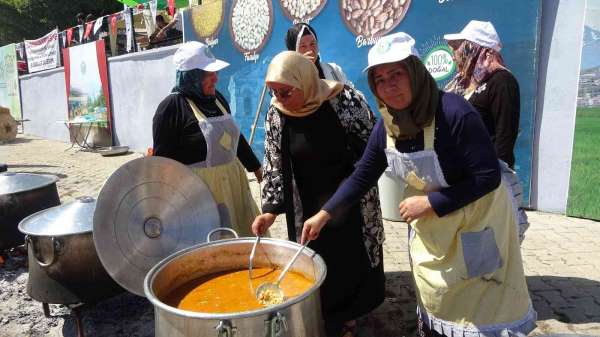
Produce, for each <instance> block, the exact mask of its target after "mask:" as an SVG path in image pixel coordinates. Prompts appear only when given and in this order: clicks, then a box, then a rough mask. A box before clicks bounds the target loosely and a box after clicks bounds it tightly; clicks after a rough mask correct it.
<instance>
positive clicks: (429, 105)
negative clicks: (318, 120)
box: [302, 33, 536, 337]
mask: <svg viewBox="0 0 600 337" xmlns="http://www.w3.org/2000/svg"><path fill="white" fill-rule="evenodd" d="M414 45H415V41H414V40H413V39H412V37H410V36H409V35H408V34H405V33H396V34H392V35H388V36H385V37H383V38H381V39H380V40H379V41H378V42H377V44H376V45H375V46H373V48H371V50H370V51H369V66H368V67H367V68H366V69H365V70H367V71H368V78H369V85H370V87H371V90H372V91H373V93H374V94H375V96H376V97H377V100H378V103H379V111H380V112H381V115H382V119H381V120H379V121H378V122H377V125H375V128H374V129H373V132H372V133H371V136H370V138H369V143H368V145H367V148H366V149H365V151H364V155H363V157H362V158H361V160H360V161H359V162H358V164H357V165H356V169H355V171H354V172H353V173H352V175H351V176H350V177H349V178H348V179H346V180H345V181H344V183H343V184H342V186H340V188H339V189H338V190H337V192H336V193H335V195H334V196H333V197H332V198H331V199H330V200H329V201H327V203H326V204H325V205H324V206H323V207H322V208H321V210H319V211H318V212H317V214H316V215H315V216H313V217H311V218H310V219H308V220H307V221H306V222H305V223H304V228H303V232H302V241H304V240H307V239H315V238H317V237H319V233H320V232H321V230H325V229H326V228H327V227H328V226H329V222H331V221H332V220H335V219H336V214H338V213H339V212H342V211H343V210H344V209H347V208H352V207H353V206H354V205H355V204H356V202H357V200H358V199H359V198H360V197H361V196H362V195H363V194H364V193H365V191H367V190H368V189H369V188H370V187H371V186H373V185H375V184H376V183H377V180H378V179H379V177H380V176H381V174H383V172H384V171H385V170H386V169H388V170H389V171H390V175H392V176H395V177H396V178H397V179H399V180H402V181H403V182H404V183H405V184H406V189H405V192H404V196H405V199H404V200H403V201H402V202H401V203H400V205H399V208H400V214H401V215H402V217H403V218H404V219H405V220H406V222H407V223H408V224H409V225H410V229H411V232H410V238H409V254H410V255H409V256H410V261H411V268H412V274H413V278H414V281H415V285H416V293H417V304H418V306H417V309H418V310H417V314H418V319H419V322H418V323H419V324H418V335H419V336H421V337H439V336H446V337H454V336H461V337H467V336H468V337H490V336H494V337H500V336H503V337H504V336H506V337H524V336H526V335H527V334H528V333H529V332H530V331H532V330H533V329H534V328H535V320H536V313H535V311H534V309H533V307H532V305H531V300H530V299H529V293H528V290H527V284H526V283H525V275H524V272H523V263H522V260H521V253H520V249H519V241H518V236H517V231H516V229H515V216H514V212H513V209H512V205H511V202H510V197H509V195H508V193H507V188H506V186H505V185H504V184H501V183H500V180H501V179H500V168H499V164H498V159H497V158H496V154H495V153H494V150H493V145H492V142H491V141H490V138H489V135H488V133H487V131H486V129H485V126H484V125H483V123H482V121H481V117H480V116H479V113H478V112H477V111H475V110H474V109H473V107H472V106H471V105H470V104H468V103H467V102H466V101H465V100H464V99H463V98H462V97H460V96H457V95H455V94H450V93H445V92H443V91H440V90H439V89H438V88H437V84H436V82H435V80H434V79H433V77H432V76H431V74H430V73H429V72H428V71H427V69H426V68H425V66H424V65H423V63H422V62H421V61H420V60H419V58H418V57H417V52H416V50H415V48H414Z"/></svg>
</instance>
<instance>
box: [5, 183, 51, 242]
mask: <svg viewBox="0 0 600 337" xmlns="http://www.w3.org/2000/svg"><path fill="white" fill-rule="evenodd" d="M57 180H58V178H56V177H55V176H50V175H43V174H30V173H14V172H5V173H0V250H2V249H7V248H12V247H16V246H19V245H22V244H23V242H24V240H23V239H24V235H23V234H21V233H20V232H19V230H18V228H17V226H18V224H19V222H20V221H21V220H23V218H25V217H26V216H28V215H30V214H33V213H35V212H37V211H40V210H43V209H46V208H49V207H52V206H56V205H60V199H59V197H58V191H57V189H56V181H57Z"/></svg>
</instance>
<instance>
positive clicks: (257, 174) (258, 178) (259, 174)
mask: <svg viewBox="0 0 600 337" xmlns="http://www.w3.org/2000/svg"><path fill="white" fill-rule="evenodd" d="M254 176H255V177H256V181H258V183H259V184H260V183H261V182H262V180H263V174H262V168H259V169H258V170H256V171H254Z"/></svg>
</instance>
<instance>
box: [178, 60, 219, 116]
mask: <svg viewBox="0 0 600 337" xmlns="http://www.w3.org/2000/svg"><path fill="white" fill-rule="evenodd" d="M204 76H206V71H204V70H201V69H192V70H187V71H180V70H177V73H176V75H175V86H174V87H173V89H172V90H171V92H174V93H179V94H182V95H183V96H185V97H188V98H191V99H192V100H193V101H194V103H196V105H197V106H198V108H199V109H200V110H202V112H203V113H204V114H205V115H207V116H209V117H210V116H218V115H221V112H220V110H219V108H218V107H217V104H216V103H215V100H216V96H215V95H211V96H208V95H204V92H203V91H202V84H201V83H202V80H203V79H204Z"/></svg>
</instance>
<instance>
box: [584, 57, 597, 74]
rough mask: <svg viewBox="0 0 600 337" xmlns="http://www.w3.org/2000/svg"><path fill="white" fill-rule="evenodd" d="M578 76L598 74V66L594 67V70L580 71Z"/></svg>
mask: <svg viewBox="0 0 600 337" xmlns="http://www.w3.org/2000/svg"><path fill="white" fill-rule="evenodd" d="M599 57H600V56H599ZM582 68H583V67H582ZM580 74H581V75H583V74H600V66H598V67H594V68H588V69H582V70H581V73H580ZM599 77H600V76H599Z"/></svg>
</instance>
